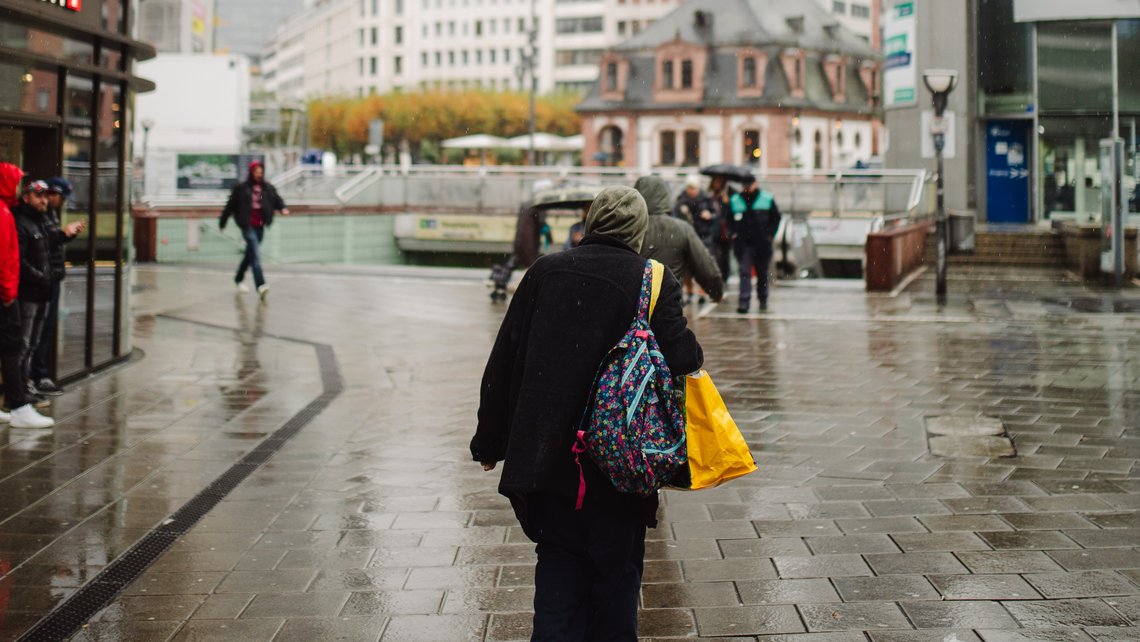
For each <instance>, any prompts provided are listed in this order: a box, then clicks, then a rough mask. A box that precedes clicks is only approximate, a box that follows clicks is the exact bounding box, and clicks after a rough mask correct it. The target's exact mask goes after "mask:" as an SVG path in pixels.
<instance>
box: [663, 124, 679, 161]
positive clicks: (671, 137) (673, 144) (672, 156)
mask: <svg viewBox="0 0 1140 642" xmlns="http://www.w3.org/2000/svg"><path fill="white" fill-rule="evenodd" d="M661 164H662V165H676V164H677V132H661Z"/></svg>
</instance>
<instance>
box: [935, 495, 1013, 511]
mask: <svg viewBox="0 0 1140 642" xmlns="http://www.w3.org/2000/svg"><path fill="white" fill-rule="evenodd" d="M942 502H943V503H944V504H946V505H947V506H948V507H950V510H951V511H953V512H954V513H955V514H957V515H971V514H975V515H976V514H997V513H1028V512H1030V511H1031V510H1032V509H1031V508H1030V507H1029V506H1027V505H1026V504H1025V502H1023V501H1021V500H1020V499H1018V498H1016V497H968V498H963V499H944V500H942Z"/></svg>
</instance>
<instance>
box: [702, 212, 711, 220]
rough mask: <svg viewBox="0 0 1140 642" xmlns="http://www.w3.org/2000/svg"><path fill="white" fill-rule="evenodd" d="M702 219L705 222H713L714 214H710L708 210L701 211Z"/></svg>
mask: <svg viewBox="0 0 1140 642" xmlns="http://www.w3.org/2000/svg"><path fill="white" fill-rule="evenodd" d="M701 219H702V220H705V221H711V220H712V212H710V211H708V210H701Z"/></svg>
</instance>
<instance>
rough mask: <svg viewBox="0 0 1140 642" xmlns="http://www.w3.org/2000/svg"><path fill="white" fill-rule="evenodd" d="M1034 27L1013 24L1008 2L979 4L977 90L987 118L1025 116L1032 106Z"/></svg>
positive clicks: (991, 0) (990, 0)
mask: <svg viewBox="0 0 1140 642" xmlns="http://www.w3.org/2000/svg"><path fill="white" fill-rule="evenodd" d="M1032 43H1033V25H1032V23H1028V22H1015V21H1014V19H1013V3H1011V2H1009V0H980V1H979V3H978V45H977V46H978V56H977V60H978V89H979V92H980V93H981V99H982V109H983V110H984V111H985V113H987V114H1024V113H1026V112H1027V111H1028V110H1029V109H1030V106H1031V105H1032V104H1033V46H1032Z"/></svg>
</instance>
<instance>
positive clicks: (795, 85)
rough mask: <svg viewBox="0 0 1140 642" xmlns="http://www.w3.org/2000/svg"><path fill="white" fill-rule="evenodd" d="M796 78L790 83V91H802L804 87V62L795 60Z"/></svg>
mask: <svg viewBox="0 0 1140 642" xmlns="http://www.w3.org/2000/svg"><path fill="white" fill-rule="evenodd" d="M795 68H796V77H795V78H794V79H792V80H793V82H792V89H803V86H804V61H803V60H800V59H799V58H796V63H795Z"/></svg>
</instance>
